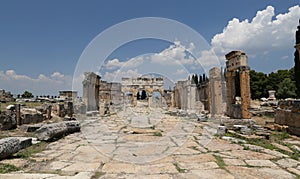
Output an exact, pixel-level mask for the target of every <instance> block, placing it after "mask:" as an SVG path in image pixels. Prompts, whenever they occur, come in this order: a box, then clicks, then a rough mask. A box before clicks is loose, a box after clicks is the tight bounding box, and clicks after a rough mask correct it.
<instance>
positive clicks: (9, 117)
mask: <svg viewBox="0 0 300 179" xmlns="http://www.w3.org/2000/svg"><path fill="white" fill-rule="evenodd" d="M16 126H17V122H16V119H15V114H13V113H11V114H9V113H5V112H0V130H9V129H13V128H15V127H16Z"/></svg>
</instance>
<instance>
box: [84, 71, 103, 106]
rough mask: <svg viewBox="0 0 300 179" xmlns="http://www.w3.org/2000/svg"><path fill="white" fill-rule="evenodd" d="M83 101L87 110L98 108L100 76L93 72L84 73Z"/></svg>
mask: <svg viewBox="0 0 300 179" xmlns="http://www.w3.org/2000/svg"><path fill="white" fill-rule="evenodd" d="M84 76H85V78H84V80H83V82H82V84H83V101H84V103H85V105H86V108H87V111H94V110H99V88H100V76H99V75H97V74H95V73H93V72H85V73H84Z"/></svg>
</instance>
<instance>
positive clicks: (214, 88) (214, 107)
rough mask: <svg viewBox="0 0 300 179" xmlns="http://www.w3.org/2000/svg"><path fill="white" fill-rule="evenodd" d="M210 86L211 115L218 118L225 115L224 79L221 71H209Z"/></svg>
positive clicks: (213, 69)
mask: <svg viewBox="0 0 300 179" xmlns="http://www.w3.org/2000/svg"><path fill="white" fill-rule="evenodd" d="M209 85H210V94H211V95H210V96H211V99H210V100H211V102H210V113H211V115H212V116H213V117H214V116H218V115H222V114H223V100H222V98H223V97H222V78H221V69H220V68H217V67H214V68H212V69H210V70H209Z"/></svg>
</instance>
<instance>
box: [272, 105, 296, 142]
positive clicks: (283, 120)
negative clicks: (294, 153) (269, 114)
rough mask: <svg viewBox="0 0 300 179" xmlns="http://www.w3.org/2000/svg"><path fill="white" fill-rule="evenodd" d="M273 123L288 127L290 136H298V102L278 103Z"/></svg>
mask: <svg viewBox="0 0 300 179" xmlns="http://www.w3.org/2000/svg"><path fill="white" fill-rule="evenodd" d="M278 105H279V108H278V109H276V110H275V123H276V124H279V125H285V126H288V131H289V132H290V133H291V134H294V135H298V136H300V100H290V101H279V102H278Z"/></svg>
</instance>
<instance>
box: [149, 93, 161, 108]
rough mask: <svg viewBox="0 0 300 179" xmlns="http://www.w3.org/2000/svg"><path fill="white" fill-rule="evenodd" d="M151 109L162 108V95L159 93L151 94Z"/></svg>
mask: <svg viewBox="0 0 300 179" xmlns="http://www.w3.org/2000/svg"><path fill="white" fill-rule="evenodd" d="M150 105H151V107H161V106H162V94H161V93H160V92H159V91H154V92H153V93H152V101H151V104H150Z"/></svg>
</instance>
